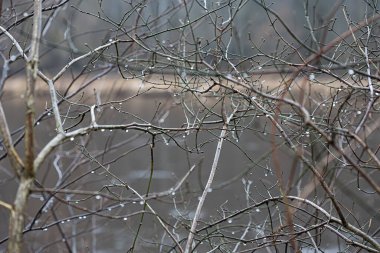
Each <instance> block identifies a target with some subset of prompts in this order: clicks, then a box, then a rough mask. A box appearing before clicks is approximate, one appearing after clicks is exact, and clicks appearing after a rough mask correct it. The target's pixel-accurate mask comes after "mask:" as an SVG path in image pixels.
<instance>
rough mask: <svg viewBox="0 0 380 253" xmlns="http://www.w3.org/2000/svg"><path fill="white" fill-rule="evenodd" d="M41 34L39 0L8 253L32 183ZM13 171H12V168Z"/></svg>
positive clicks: (17, 240) (16, 246)
mask: <svg viewBox="0 0 380 253" xmlns="http://www.w3.org/2000/svg"><path fill="white" fill-rule="evenodd" d="M40 34H41V0H35V1H34V16H33V30H32V41H31V48H30V55H29V58H28V61H27V64H26V69H27V73H26V75H27V84H26V85H27V86H26V96H25V98H26V117H25V162H24V168H23V169H22V171H21V173H20V184H19V187H18V190H17V195H16V198H15V201H14V204H13V210H12V212H11V217H10V220H9V244H8V252H12V253H18V252H21V251H22V231H23V228H24V210H25V207H26V204H27V201H28V197H29V193H30V188H31V185H32V182H33V180H34V175H35V168H34V166H33V163H34V129H33V127H34V89H35V84H36V79H37V73H38V58H39V52H38V51H39V39H40ZM14 169H15V170H16V168H14Z"/></svg>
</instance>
